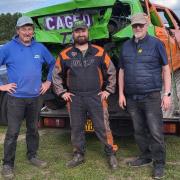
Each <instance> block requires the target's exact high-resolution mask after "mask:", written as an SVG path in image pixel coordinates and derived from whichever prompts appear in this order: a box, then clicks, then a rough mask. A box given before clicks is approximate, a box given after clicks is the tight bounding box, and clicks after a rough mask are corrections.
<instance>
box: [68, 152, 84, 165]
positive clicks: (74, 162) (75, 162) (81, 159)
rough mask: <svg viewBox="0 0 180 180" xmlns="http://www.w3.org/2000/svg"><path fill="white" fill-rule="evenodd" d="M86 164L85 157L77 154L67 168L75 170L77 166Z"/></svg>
mask: <svg viewBox="0 0 180 180" xmlns="http://www.w3.org/2000/svg"><path fill="white" fill-rule="evenodd" d="M84 162H85V161H84V156H83V155H82V154H79V153H77V154H74V156H73V159H72V160H71V161H69V162H68V163H67V164H66V166H67V167H68V168H73V167H76V166H78V165H80V164H82V163H84Z"/></svg>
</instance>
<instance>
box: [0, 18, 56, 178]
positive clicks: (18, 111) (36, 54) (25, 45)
mask: <svg viewBox="0 0 180 180" xmlns="http://www.w3.org/2000/svg"><path fill="white" fill-rule="evenodd" d="M16 32H17V35H16V36H15V37H14V38H13V39H12V40H11V41H10V42H8V43H7V44H5V45H4V46H3V47H2V48H1V49H0V65H3V64H5V65H6V66H7V74H8V83H9V84H6V85H2V86H0V90H1V91H7V92H8V101H7V119H8V129H7V133H6V137H5V141H4V159H3V168H2V175H3V176H4V177H8V178H12V177H13V176H14V174H13V167H14V160H15V151H16V144H17V138H18V135H19V130H20V126H21V123H22V120H23V119H24V118H25V119H26V127H27V132H26V143H27V158H28V160H29V161H30V162H31V163H32V164H33V165H35V166H39V167H44V166H46V164H47V163H46V162H44V161H42V160H39V159H38V158H37V150H38V145H39V134H38V128H37V122H38V118H39V109H40V108H38V103H39V96H40V95H41V94H44V93H45V92H46V91H47V90H48V89H49V87H50V86H51V73H52V69H53V67H54V64H55V60H54V58H53V56H52V55H51V54H50V52H49V51H48V50H47V49H46V48H45V46H44V45H42V44H40V43H38V42H36V41H35V40H34V38H33V35H34V25H33V21H32V19H31V18H29V17H26V16H22V17H20V18H19V19H18V21H17V24H16ZM43 63H46V64H47V65H48V66H49V72H48V75H47V80H46V81H45V82H43V83H42V82H41V76H42V64H43Z"/></svg>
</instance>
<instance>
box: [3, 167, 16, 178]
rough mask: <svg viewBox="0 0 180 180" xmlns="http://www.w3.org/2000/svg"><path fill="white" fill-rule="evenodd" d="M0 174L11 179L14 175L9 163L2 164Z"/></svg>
mask: <svg viewBox="0 0 180 180" xmlns="http://www.w3.org/2000/svg"><path fill="white" fill-rule="evenodd" d="M1 174H2V176H3V177H4V178H5V179H13V177H14V172H13V168H12V167H11V166H9V165H3V167H2V171H1Z"/></svg>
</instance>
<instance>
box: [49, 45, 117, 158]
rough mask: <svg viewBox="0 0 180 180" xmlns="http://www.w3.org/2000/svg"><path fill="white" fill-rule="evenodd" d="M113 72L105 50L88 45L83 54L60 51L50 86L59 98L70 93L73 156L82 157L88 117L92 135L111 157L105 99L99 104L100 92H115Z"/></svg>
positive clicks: (114, 147) (113, 149) (70, 49)
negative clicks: (90, 122) (93, 132)
mask: <svg viewBox="0 0 180 180" xmlns="http://www.w3.org/2000/svg"><path fill="white" fill-rule="evenodd" d="M115 84H116V70H115V67H114V65H113V63H112V61H111V60H110V58H109V56H108V54H107V53H106V52H105V50H104V49H103V48H102V47H100V46H97V45H93V44H90V43H89V47H88V49H87V51H86V53H85V55H84V56H83V53H82V52H81V51H80V50H79V49H77V48H76V47H74V46H71V47H69V48H66V49H64V50H63V51H62V52H60V54H59V56H58V59H57V61H56V65H55V68H54V70H53V87H54V91H55V93H56V94H57V95H58V96H61V95H62V94H63V93H65V92H67V91H68V92H71V93H73V94H74V95H75V96H72V102H68V107H69V108H68V110H69V115H70V124H71V141H72V144H73V147H74V152H75V153H81V154H84V152H85V135H84V126H85V122H86V119H87V115H88V116H89V117H90V118H91V120H92V122H93V126H94V129H95V133H96V135H97V136H98V138H99V139H100V141H101V142H102V143H103V144H104V145H105V152H106V153H107V155H111V154H113V153H114V152H115V151H116V150H117V146H116V145H114V144H113V137H112V133H111V130H110V127H109V113H108V106H107V102H106V100H103V101H101V97H100V96H99V95H98V93H99V92H101V91H103V90H106V91H108V92H109V93H114V91H115Z"/></svg>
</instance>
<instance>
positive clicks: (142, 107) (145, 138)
mask: <svg viewBox="0 0 180 180" xmlns="http://www.w3.org/2000/svg"><path fill="white" fill-rule="evenodd" d="M127 110H128V112H129V114H130V116H131V118H132V121H133V125H134V131H135V132H134V133H135V134H134V135H135V140H136V143H137V144H138V147H139V149H140V151H141V155H140V157H141V158H145V159H152V160H153V162H154V164H158V165H159V164H160V165H164V164H165V156H166V153H165V143H164V135H163V121H162V111H161V95H160V92H153V93H149V94H146V95H145V96H140V97H139V96H135V95H133V96H128V97H127Z"/></svg>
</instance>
